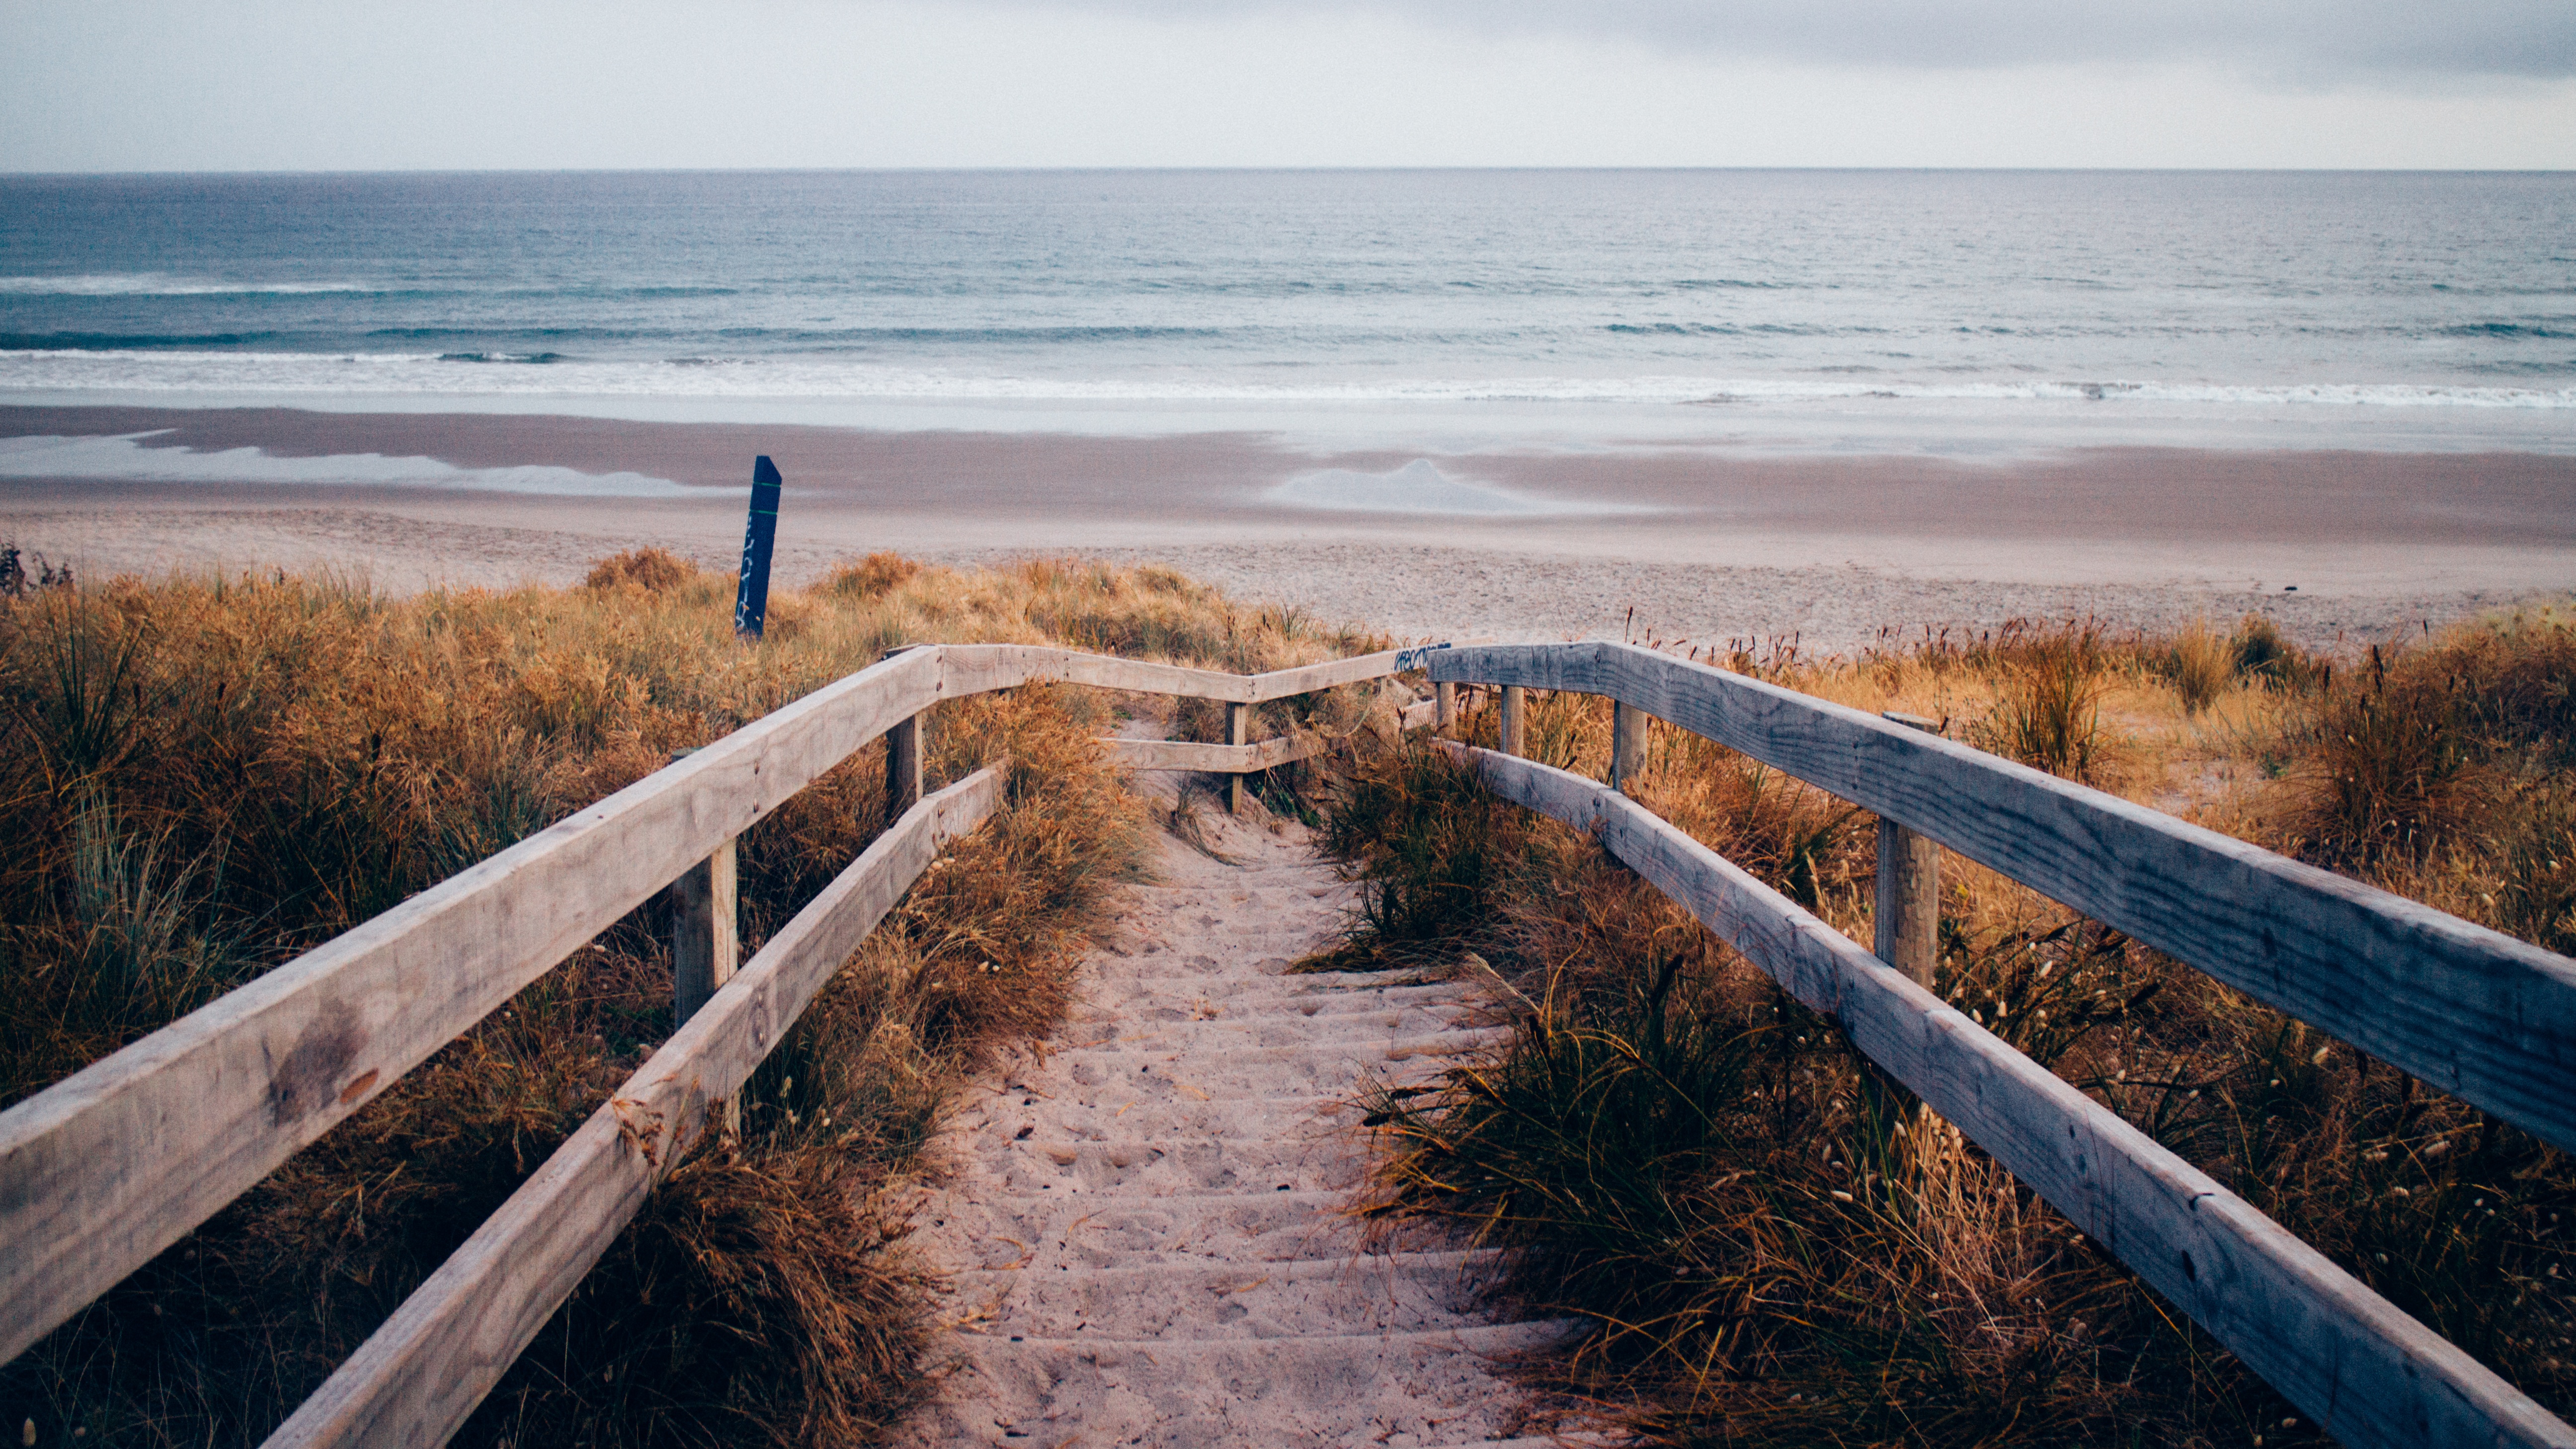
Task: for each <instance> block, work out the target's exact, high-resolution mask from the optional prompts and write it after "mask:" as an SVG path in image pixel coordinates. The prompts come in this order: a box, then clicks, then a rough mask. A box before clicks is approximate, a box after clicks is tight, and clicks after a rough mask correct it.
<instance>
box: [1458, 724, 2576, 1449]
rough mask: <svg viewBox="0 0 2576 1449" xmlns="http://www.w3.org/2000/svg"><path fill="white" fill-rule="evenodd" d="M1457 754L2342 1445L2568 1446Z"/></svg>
mask: <svg viewBox="0 0 2576 1449" xmlns="http://www.w3.org/2000/svg"><path fill="white" fill-rule="evenodd" d="M1553 687H1568V686H1553ZM1574 687H1579V686H1574ZM1453 748H1459V749H1460V753H1461V755H1462V756H1463V757H1465V758H1468V759H1470V760H1472V761H1473V762H1474V763H1475V765H1476V767H1477V770H1478V772H1479V774H1480V775H1481V776H1482V777H1483V778H1484V780H1485V782H1486V784H1487V785H1488V786H1489V787H1490V788H1492V789H1493V790H1494V791H1495V793H1496V794H1498V795H1501V796H1503V797H1504V798H1506V799H1509V800H1512V801H1514V802H1516V803H1518V804H1521V805H1525V806H1528V807H1529V808H1531V809H1534V810H1537V811H1538V812H1540V813H1541V814H1544V815H1548V816H1550V817H1552V818H1554V819H1557V820H1561V821H1564V822H1565V823H1567V824H1569V825H1572V826H1575V827H1576V828H1578V829H1584V830H1592V831H1597V832H1598V837H1599V839H1600V841H1601V843H1602V845H1603V847H1604V848H1605V849H1607V850H1608V851H1609V852H1610V853H1611V854H1612V855H1615V856H1617V857H1618V858H1619V859H1620V860H1622V861H1624V862H1626V863H1627V864H1628V865H1629V866H1630V867H1631V868H1633V869H1634V870H1636V872H1637V873H1638V874H1639V875H1641V876H1643V877H1645V878H1646V879H1647V880H1648V881H1650V882H1652V883H1653V884H1654V885H1655V886H1656V887H1657V888H1658V889H1660V890H1662V891H1663V892H1664V893H1665V894H1666V895H1669V896H1671V897H1672V898H1673V899H1674V900H1676V901H1679V902H1681V903H1682V904H1683V905H1684V906H1686V907H1688V908H1689V910H1690V911H1691V913H1692V914H1693V915H1695V916H1697V917H1698V918H1699V919H1700V921H1702V922H1703V923H1704V924H1706V925H1707V926H1708V928H1709V930H1710V931H1712V932H1714V933H1715V934H1716V935H1717V936H1718V937H1720V938H1721V939H1723V940H1725V941H1727V942H1728V943H1729V944H1731V945H1733V946H1734V947H1735V948H1736V949H1737V950H1738V951H1741V952H1742V953H1743V954H1744V955H1745V957H1746V958H1747V959H1749V960H1751V961H1752V962H1753V963H1754V964H1755V965H1756V966H1758V967H1760V968H1761V969H1762V970H1764V971H1765V972H1768V973H1769V974H1770V975H1771V976H1772V978H1773V979H1775V980H1777V981H1778V982H1779V983H1780V984H1781V985H1782V986H1783V987H1784V988H1786V989H1787V990H1788V992H1789V993H1790V994H1791V995H1793V996H1795V997H1797V998H1798V999H1799V1000H1800V1001H1802V1002H1804V1003H1806V1004H1807V1005H1808V1006H1810V1007H1813V1008H1814V1009H1816V1010H1818V1011H1821V1012H1825V1013H1827V1014H1829V1015H1831V1016H1832V1017H1833V1018H1834V1019H1835V1021H1836V1022H1837V1023H1839V1024H1840V1025H1841V1027H1842V1029H1843V1030H1844V1032H1845V1033H1846V1034H1847V1035H1848V1036H1849V1037H1850V1039H1851V1042H1852V1044H1853V1045H1854V1046H1855V1047H1856V1048H1858V1049H1859V1050H1860V1051H1861V1052H1863V1053H1865V1054H1866V1055H1867V1056H1868V1057H1869V1058H1870V1059H1871V1060H1873V1061H1875V1062H1877V1063H1878V1064H1879V1065H1881V1066H1883V1067H1885V1068H1886V1069H1887V1070H1888V1072H1889V1073H1890V1074H1891V1075H1893V1076H1894V1077H1895V1078H1896V1079H1897V1080H1899V1081H1901V1082H1903V1083H1904V1084H1905V1085H1906V1086H1908V1087H1910V1088H1912V1089H1913V1090H1914V1091H1915V1092H1916V1093H1917V1094H1919V1095H1920V1096H1921V1097H1922V1098H1923V1100H1924V1101H1925V1102H1927V1103H1929V1104H1930V1105H1931V1107H1932V1109H1933V1110H1934V1111H1936V1112H1939V1113H1940V1114H1941V1115H1942V1116H1944V1117H1946V1118H1948V1119H1949V1120H1950V1121H1951V1122H1952V1123H1953V1124H1955V1125H1956V1126H1958V1128H1959V1129H1960V1130H1961V1131H1963V1132H1965V1133H1966V1134H1967V1135H1968V1137H1969V1138H1970V1139H1971V1140H1973V1141H1975V1142H1976V1143H1977V1144H1978V1145H1979V1146H1981V1147H1983V1148H1984V1149H1985V1150H1986V1151H1988V1152H1989V1153H1991V1154H1993V1155H1994V1157H1995V1159H1996V1160H1997V1161H1999V1162H2001V1163H2002V1164H2003V1165H2004V1166H2005V1167H2006V1168H2008V1169H2010V1170H2011V1172H2012V1173H2013V1175H2014V1176H2016V1177H2018V1178H2020V1179H2021V1181H2022V1182H2023V1183H2024V1184H2026V1185H2028V1186H2029V1187H2030V1188H2031V1189H2032V1190H2033V1191H2035V1192H2037V1193H2038V1194H2039V1195H2040V1196H2041V1197H2043V1198H2046V1199H2047V1200H2048V1202H2049V1203H2050V1204H2051V1205H2052V1206H2054V1207H2056V1208H2057V1209H2058V1211H2060V1212H2061V1213H2064V1214H2065V1215H2066V1217H2067V1218H2068V1219H2069V1220H2070V1221H2072V1222H2073V1223H2074V1224H2075V1225H2076V1226H2077V1227H2078V1228H2080V1229H2081V1230H2082V1231H2083V1232H2084V1233H2085V1234H2086V1235H2087V1236H2089V1237H2091V1238H2092V1239H2093V1240H2094V1241H2095V1242H2097V1243H2099V1244H2100V1245H2101V1246H2102V1247H2103V1248H2104V1249H2105V1250H2106V1251H2108V1252H2110V1253H2112V1254H2113V1255H2114V1256H2116V1257H2118V1258H2119V1259H2120V1260H2121V1261H2122V1262H2124V1263H2126V1264H2128V1265H2129V1266H2130V1267H2131V1268H2133V1269H2135V1270H2136V1271H2137V1272H2138V1274H2139V1276H2141V1277H2143V1278H2144V1279H2146V1280H2147V1282H2148V1283H2150V1284H2151V1285H2153V1286H2154V1287H2155V1289H2156V1290H2157V1291H2158V1292H2160V1293H2162V1294H2163V1295H2164V1296H2165V1297H2166V1298H2167V1299H2169V1300H2171V1301H2172V1302H2174V1303H2175V1304H2177V1305H2178V1306H2180V1307H2181V1308H2182V1309H2183V1311H2185V1312H2186V1313H2189V1314H2190V1315H2191V1317H2192V1318H2193V1319H2194V1320H2196V1321H2197V1322H2199V1323H2200V1324H2201V1325H2202V1326H2204V1327H2206V1328H2207V1329H2208V1330H2209V1331H2210V1332H2211V1333H2212V1334H2214V1335H2215V1336H2216V1337H2217V1338H2218V1339H2219V1341H2220V1342H2222V1343H2224V1344H2226V1345H2227V1346H2228V1347H2229V1348H2230V1349H2231V1350H2233V1351H2234V1352H2235V1353H2236V1354H2237V1355H2238V1357H2240V1358H2242V1359H2243V1360H2244V1361H2245V1363H2246V1365H2247V1366H2248V1367H2250V1368H2252V1369H2253V1370H2254V1371H2255V1372H2256V1373H2259V1374H2261V1375H2262V1376H2263V1377H2264V1379H2265V1380H2266V1381H2268V1382H2269V1383H2271V1385H2272V1386H2273V1387H2274V1388H2276V1389H2278V1390H2280V1391H2281V1393H2282V1394H2283V1396H2285V1397H2286V1398H2288V1399H2289V1400H2290V1401H2291V1402H2293V1403H2295V1404H2297V1405H2298V1406H2299V1407H2300V1409H2301V1410H2302V1412H2303V1413H2304V1414H2306V1415H2307V1416H2309V1417H2310V1418H2312V1420H2313V1421H2314V1422H2316V1423H2318V1424H2320V1425H2322V1426H2323V1427H2324V1428H2325V1430H2326V1431H2327V1432H2328V1433H2330V1434H2332V1435H2333V1436H2334V1437H2335V1438H2336V1439H2337V1440H2338V1441H2340V1442H2342V1443H2344V1444H2347V1445H2386V1446H2390V1449H2397V1446H2416V1445H2428V1444H2444V1445H2454V1444H2455V1445H2469V1444H2476V1445H2502V1444H2512V1445H2550V1446H2559V1449H2569V1446H2576V1430H2571V1429H2569V1427H2568V1426H2567V1425H2566V1424H2564V1423H2562V1422H2560V1421H2559V1420H2558V1419H2556V1418H2555V1417H2553V1416H2551V1415H2550V1414H2549V1413H2548V1412H2547V1411H2546V1410H2544V1409H2542V1408H2541V1407H2540V1406H2539V1405H2537V1404H2535V1403H2533V1402H2532V1401H2531V1400H2530V1399H2529V1398H2528V1397H2526V1396H2524V1395H2523V1394H2522V1393H2521V1392H2520V1391H2518V1390H2516V1389H2515V1388H2514V1387H2513V1386H2512V1385H2510V1384H2507V1383H2505V1382H2504V1381H2503V1380H2502V1379H2500V1378H2498V1377H2496V1376H2495V1375H2494V1374H2493V1373H2491V1372H2489V1371H2488V1370H2487V1369H2486V1368H2485V1367H2484V1366H2483V1365H2481V1364H2479V1363H2478V1362H2477V1361H2475V1360H2474V1359H2471V1358H2470V1357H2469V1356H2468V1355H2467V1354H2465V1353H2463V1352H2461V1351H2460V1350H2459V1349H2458V1348H2457V1347H2455V1346H2453V1345H2452V1344H2450V1343H2449V1342H2447V1341H2445V1340H2444V1339H2443V1338H2441V1337H2440V1336H2439V1335H2437V1334H2435V1333H2434V1332H2432V1330H2430V1329H2428V1328H2425V1327H2424V1326H2423V1325H2422V1324H2420V1323H2417V1322H2416V1321H2415V1320H2413V1319H2411V1318H2409V1317H2407V1316H2406V1315H2405V1314H2403V1313H2401V1312H2399V1311H2398V1310H2397V1309H2396V1308H2395V1307H2394V1306H2393V1305H2391V1304H2390V1303H2388V1302H2387V1301H2386V1300H2385V1299H2382V1298H2381V1297H2379V1296H2378V1295H2377V1294H2375V1293H2373V1292H2371V1291H2370V1290H2369V1289H2368V1288H2366V1287H2364V1286H2362V1284H2360V1283H2359V1282H2357V1281H2355V1280H2354V1279H2353V1278H2352V1277H2351V1276H2350V1275H2349V1274H2346V1273H2345V1272H2343V1271H2342V1270H2341V1269H2339V1268H2337V1267H2336V1266H2335V1265H2334V1264H2333V1263H2331V1262H2329V1261H2327V1260H2326V1258H2325V1257H2324V1255H2322V1254H2320V1253H2318V1252H2317V1251H2316V1250H2315V1249H2313V1248H2311V1247H2309V1246H2308V1245H2307V1244H2306V1243H2304V1242H2301V1241H2300V1240H2299V1239H2297V1238H2296V1237H2293V1236H2291V1235H2290V1234H2289V1233H2288V1232H2287V1231H2285V1230H2284V1229H2282V1228H2281V1226H2280V1225H2279V1224H2277V1223H2274V1222H2273V1221H2272V1220H2270V1219H2269V1218H2266V1217H2264V1216H2263V1215H2262V1214H2261V1213H2258V1212H2256V1211H2255V1210H2254V1209H2253V1208H2252V1207H2251V1206H2249V1205H2248V1204H2246V1203H2245V1202H2244V1201H2243V1200H2242V1199H2240V1198H2237V1197H2236V1196H2234V1195H2233V1194H2231V1193H2229V1192H2227V1191H2226V1190H2225V1189H2223V1188H2221V1187H2220V1186H2219V1185H2218V1184H2217V1183H2216V1182H2215V1181H2213V1180H2212V1179H2210V1178H2209V1177H2208V1176H2207V1175H2205V1174H2203V1173H2201V1172H2199V1171H2198V1170H2197V1169H2195V1168H2193V1167H2192V1166H2191V1165H2190V1164H2188V1163H2186V1162H2184V1161H2183V1160H2182V1159H2180V1158H2178V1157H2176V1156H2174V1155H2173V1154H2172V1153H2170V1152H2167V1151H2166V1150H2165V1149H2163V1148H2162V1147H2159V1146H2157V1145H2156V1144H2155V1143H2154V1142H2153V1141H2152V1140H2151V1139H2149V1138H2148V1137H2147V1136H2146V1135H2145V1134H2143V1133H2141V1132H2139V1131H2138V1130H2137V1129H2136V1128H2134V1127H2131V1126H2130V1125H2129V1124H2128V1123H2127V1122H2125V1121H2123V1120H2121V1119H2120V1118H2119V1117H2118V1116H2116V1115H2114V1114H2113V1113H2111V1112H2110V1111H2108V1110H2107V1109H2105V1108H2104V1107H2103V1106H2102V1105H2101V1104H2099V1103H2097V1102H2095V1101H2093V1100H2092V1099H2091V1098H2089V1097H2087V1096H2085V1095H2084V1094H2083V1093H2081V1092H2078V1091H2076V1090H2075V1089H2074V1088H2073V1087H2071V1086H2069V1085H2068V1084H2066V1083H2065V1082H2063V1081H2061V1080H2059V1079H2058V1078H2057V1077H2055V1076H2053V1075H2051V1074H2050V1073H2048V1072H2047V1071H2044V1070H2042V1069H2041V1068H2040V1067H2039V1066H2038V1064H2036V1063H2034V1062H2032V1061H2031V1060H2030V1059H2029V1058H2028V1057H2025V1056H2023V1055H2022V1054H2020V1053H2019V1052H2016V1051H2014V1050H2013V1049H2012V1048H2010V1047H2008V1046H2006V1045H2005V1044H2004V1043H2003V1042H2002V1041H2000V1040H1998V1039H1997V1038H1996V1037H1994V1036H1993V1035H1992V1034H1991V1033H1989V1032H1987V1031H1985V1030H1984V1029H1983V1028H1981V1027H1979V1026H1977V1025H1976V1024H1975V1023H1973V1022H1971V1021H1969V1020H1968V1019H1967V1018H1966V1017H1965V1016H1963V1015H1961V1014H1960V1013H1959V1012H1957V1011H1956V1010H1953V1009H1952V1008H1951V1007H1949V1006H1948V1005H1946V1004H1945V1003H1943V1002H1942V1001H1941V1000H1940V999H1939V998H1937V997H1935V996H1933V995H1932V994H1931V993H1930V992H1928V991H1925V990H1924V989H1923V988H1922V987H1921V986H1919V985H1917V984H1915V983H1914V982H1913V981H1910V980H1908V979H1907V978H1906V977H1905V976H1903V975H1902V974H1900V973H1899V972H1897V971H1895V970H1894V969H1892V968H1890V967H1888V966H1887V965H1885V964H1884V963H1882V962H1881V961H1879V959H1878V958H1877V957H1875V956H1872V955H1871V954H1870V953H1869V952H1867V951H1865V950H1863V949H1862V948H1861V947H1860V946H1859V945H1858V944H1857V943H1855V942H1853V941H1851V940H1849V939H1847V938H1845V937H1844V936H1843V935H1842V934H1841V933H1840V932H1837V931H1835V930H1834V929H1833V928H1832V927H1831V926H1828V925H1826V924H1825V923H1824V922H1823V921H1821V920H1819V919H1817V918H1816V917H1815V916H1813V915H1811V914H1809V913H1808V912H1806V911H1805V910H1802V909H1800V908H1799V907H1798V906H1797V905H1796V904H1795V903H1794V902H1792V901H1790V900H1789V899H1788V898H1787V897H1785V896H1783V895H1781V894H1779V893H1778V892H1777V891H1774V890H1772V889H1771V888H1770V887H1768V886H1766V885H1764V884H1762V883H1761V882H1760V881H1758V880H1756V879H1754V878H1753V877H1752V876H1751V875H1749V874H1747V873H1746V872H1745V871H1743V870H1742V869H1740V868H1738V867H1737V866H1735V865H1734V864H1733V863H1732V862H1729V861H1727V860H1725V859H1724V858H1722V857H1720V856H1719V855H1717V854H1716V853H1715V852H1714V851H1711V850H1710V849H1709V848H1708V847H1707V846H1705V845H1702V844H1700V843H1699V842H1698V841H1696V840H1693V839H1692V838H1690V837H1689V836H1688V835H1686V834H1684V833H1683V832H1682V831H1680V830H1679V829H1677V828H1675V827H1674V826H1672V825H1670V824H1668V823H1667V822H1665V821H1663V820H1661V819H1658V818H1657V817H1656V816H1655V815H1653V814H1652V813H1651V812H1649V811H1647V810H1646V809H1645V808H1644V807H1643V806H1641V805H1638V804H1637V803H1635V802H1634V801H1631V800H1629V799H1627V798H1626V797H1624V796H1622V795H1620V794H1619V793H1618V792H1616V791H1614V790H1612V789H1609V788H1607V787H1605V786H1602V785H1599V784H1596V783H1594V782H1592V781H1590V780H1586V779H1583V778H1582V777H1580V776H1577V775H1571V774H1568V773H1566V772H1565V771H1562V770H1555V769H1551V768H1549V767H1547V766H1545V765H1540V764H1537V763H1535V762H1532V761H1529V760H1521V759H1514V758H1512V757H1511V756H1508V755H1502V754H1498V753H1495V752H1493V751H1488V750H1468V749H1463V748H1460V747H1453Z"/></svg>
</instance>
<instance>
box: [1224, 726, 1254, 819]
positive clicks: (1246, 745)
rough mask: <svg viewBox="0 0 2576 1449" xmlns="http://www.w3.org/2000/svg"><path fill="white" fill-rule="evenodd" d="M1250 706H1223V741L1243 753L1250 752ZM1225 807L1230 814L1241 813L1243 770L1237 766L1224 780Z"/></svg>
mask: <svg viewBox="0 0 2576 1449" xmlns="http://www.w3.org/2000/svg"><path fill="white" fill-rule="evenodd" d="M1251 729H1252V706H1251V705H1248V704H1229V705H1227V706H1226V707H1225V742H1226V743H1227V744H1228V745H1231V746H1232V747H1234V748H1235V749H1236V750H1239V751H1241V752H1243V753H1244V754H1247V755H1248V754H1250V753H1251V745H1252V735H1251ZM1225 808H1226V813H1228V814H1230V815H1240V814H1242V813H1243V772H1242V770H1241V769H1240V768H1238V769H1237V770H1236V771H1235V772H1234V774H1232V775H1230V776H1228V777H1227V779H1226V782H1225Z"/></svg>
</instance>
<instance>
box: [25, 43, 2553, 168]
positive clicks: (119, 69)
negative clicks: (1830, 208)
mask: <svg viewBox="0 0 2576 1449" xmlns="http://www.w3.org/2000/svg"><path fill="white" fill-rule="evenodd" d="M919 166H935V167H944V166H964V167H992V166H1004V167H1008V166H2181V167H2199V166H2244V167H2274V166H2301V167H2305V166H2314V167H2383V166H2386V167H2494V168H2531V167H2537V168H2570V167H2576V0H2452V3H2442V4H2433V3H2427V0H2128V3H2125V4H2117V5H2105V4H2102V3H2100V0H1947V3H1925V0H1380V3H1376V4H1367V5H1361V4H1337V3H1326V0H1186V3H1185V0H1053V3H1042V4H1038V3H1009V0H944V3H936V4H925V3H915V0H731V3H724V4H717V3H685V0H614V3H610V0H506V3H505V0H440V3H436V4H424V3H417V0H367V3H363V4H351V3H347V0H330V3H318V0H232V3H228V4H222V5H215V4H207V3H204V0H42V3H39V0H0V171H155V170H390V169H410V168H442V169H445V168H454V169H487V168H488V169H502V168H526V167H536V168H571V167H609V168H624V167H919Z"/></svg>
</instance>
